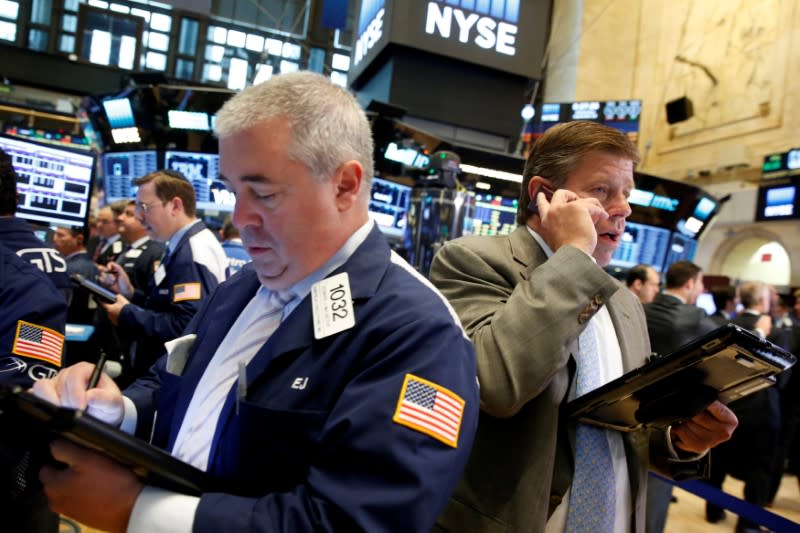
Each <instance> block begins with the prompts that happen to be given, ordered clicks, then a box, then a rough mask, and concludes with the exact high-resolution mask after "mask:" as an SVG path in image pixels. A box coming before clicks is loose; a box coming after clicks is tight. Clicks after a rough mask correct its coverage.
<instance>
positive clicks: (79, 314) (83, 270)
mask: <svg viewBox="0 0 800 533" xmlns="http://www.w3.org/2000/svg"><path fill="white" fill-rule="evenodd" d="M85 235H86V234H85V232H84V230H83V228H56V232H55V235H54V236H53V245H54V246H55V247H56V250H58V251H59V252H60V253H61V254H62V255H63V256H64V257H65V258H66V259H67V272H68V273H69V274H70V275H72V274H80V275H81V276H83V277H84V278H86V279H88V280H91V281H97V274H98V273H99V271H98V270H97V266H96V265H95V264H94V263H93V262H92V258H91V257H89V254H88V253H87V252H86V246H84V237H85ZM96 309H97V304H96V303H95V302H94V300H93V299H92V298H91V295H90V294H89V291H87V290H86V289H83V288H75V289H74V290H73V293H72V301H71V302H70V303H69V311H68V312H67V322H69V323H71V324H92V323H93V322H94V314H95V310H96Z"/></svg>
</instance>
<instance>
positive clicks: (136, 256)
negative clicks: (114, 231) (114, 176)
mask: <svg viewBox="0 0 800 533" xmlns="http://www.w3.org/2000/svg"><path fill="white" fill-rule="evenodd" d="M117 224H119V234H120V235H121V236H122V240H123V241H125V244H126V245H127V249H126V250H125V251H124V252H122V254H121V255H120V256H119V257H118V258H117V260H116V261H115V263H117V264H119V265H120V266H122V268H123V269H124V270H125V273H127V274H128V279H130V280H131V284H132V285H133V288H134V290H136V291H142V293H147V292H148V288H149V286H150V284H151V283H152V282H153V276H154V275H155V273H156V269H157V268H158V265H159V263H160V261H161V257H162V256H163V255H164V250H165V247H164V243H163V242H159V241H157V240H155V239H152V238H150V236H149V235H148V234H147V230H146V229H145V228H144V226H143V225H142V222H141V221H140V220H139V219H138V218H137V216H136V202H135V201H134V200H130V201H128V202H127V204H126V206H125V208H124V209H123V210H122V212H121V213H120V214H119V215H117Z"/></svg>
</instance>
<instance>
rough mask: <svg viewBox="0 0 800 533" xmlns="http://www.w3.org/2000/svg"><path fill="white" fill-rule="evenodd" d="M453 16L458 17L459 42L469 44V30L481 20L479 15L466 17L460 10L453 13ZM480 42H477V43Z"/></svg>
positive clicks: (473, 14)
mask: <svg viewBox="0 0 800 533" xmlns="http://www.w3.org/2000/svg"><path fill="white" fill-rule="evenodd" d="M453 15H455V17H456V23H457V24H458V28H459V30H458V40H459V41H461V42H462V43H466V42H469V30H470V29H472V25H473V24H475V22H477V20H478V19H479V18H480V17H478V15H477V14H475V13H472V14H471V15H470V16H468V17H465V16H464V12H463V11H461V10H460V9H456V10H455V12H453ZM475 42H476V43H477V42H478V41H477V40H476V41H475Z"/></svg>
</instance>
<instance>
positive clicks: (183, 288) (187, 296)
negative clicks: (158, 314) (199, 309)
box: [172, 283, 203, 302]
mask: <svg viewBox="0 0 800 533" xmlns="http://www.w3.org/2000/svg"><path fill="white" fill-rule="evenodd" d="M202 294H203V290H202V289H201V288H200V284H199V283H181V284H179V285H175V287H173V289H172V301H173V302H185V301H186V300H199V299H200V296H201V295H202Z"/></svg>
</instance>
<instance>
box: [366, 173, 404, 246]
mask: <svg viewBox="0 0 800 533" xmlns="http://www.w3.org/2000/svg"><path fill="white" fill-rule="evenodd" d="M410 200H411V187H409V186H408V185H403V184H401V183H396V182H393V181H388V180H384V179H381V178H372V189H371V192H370V198H369V216H370V218H372V219H373V220H374V221H375V223H376V224H378V228H379V229H380V230H381V231H382V232H383V233H384V234H385V235H386V236H387V237H393V238H397V239H402V238H403V233H404V232H405V229H406V223H407V221H408V204H409V201H410Z"/></svg>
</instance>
